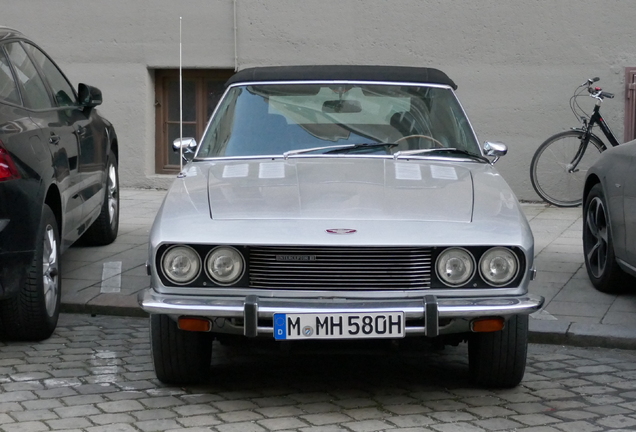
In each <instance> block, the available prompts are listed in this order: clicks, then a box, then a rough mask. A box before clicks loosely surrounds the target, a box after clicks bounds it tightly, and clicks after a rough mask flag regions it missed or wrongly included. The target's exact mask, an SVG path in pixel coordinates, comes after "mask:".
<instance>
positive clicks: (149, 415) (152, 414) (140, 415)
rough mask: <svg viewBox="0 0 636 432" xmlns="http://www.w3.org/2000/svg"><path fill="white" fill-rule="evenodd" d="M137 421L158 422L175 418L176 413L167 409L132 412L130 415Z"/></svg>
mask: <svg viewBox="0 0 636 432" xmlns="http://www.w3.org/2000/svg"><path fill="white" fill-rule="evenodd" d="M130 415H132V416H133V417H135V418H136V419H137V420H139V421H145V420H159V419H168V418H174V417H177V413H176V412H174V411H172V410H169V409H164V408H160V409H147V410H142V411H133V412H131V413H130Z"/></svg>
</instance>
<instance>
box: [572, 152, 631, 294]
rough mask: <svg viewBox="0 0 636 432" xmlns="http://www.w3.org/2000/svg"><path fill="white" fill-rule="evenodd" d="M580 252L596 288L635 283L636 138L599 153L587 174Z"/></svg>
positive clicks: (617, 287)
mask: <svg viewBox="0 0 636 432" xmlns="http://www.w3.org/2000/svg"><path fill="white" fill-rule="evenodd" d="M583 254H584V256H585V267H586V269H587V274H588V275H589V277H590V280H591V281H592V285H594V287H595V288H596V289H597V290H599V291H601V292H605V293H617V292H622V291H625V290H626V289H628V288H629V287H633V286H634V285H635V284H636V140H634V141H630V142H628V143H626V144H621V145H619V146H616V147H613V148H610V149H608V150H606V151H604V152H603V153H602V154H601V157H600V158H599V159H598V160H597V161H596V162H595V163H594V165H592V167H591V168H590V169H589V170H588V172H587V176H586V179H585V189H584V192H583Z"/></svg>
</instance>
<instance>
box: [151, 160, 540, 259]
mask: <svg viewBox="0 0 636 432" xmlns="http://www.w3.org/2000/svg"><path fill="white" fill-rule="evenodd" d="M333 229H336V230H340V229H345V230H355V231H356V233H355V234H354V235H332V234H329V233H330V230H333ZM210 242H212V243H216V244H240V245H275V244H281V245H294V244H298V245H325V244H334V245H339V244H342V245H348V246H353V245H359V246H362V245H394V246H400V245H413V244H419V245H424V244H426V245H429V246H434V245H446V246H448V245H453V244H456V245H463V246H465V245H470V244H473V245H484V244H499V245H519V246H522V247H524V248H525V249H526V250H527V251H528V254H529V255H528V257H529V258H528V259H531V257H532V242H533V239H532V231H531V230H530V227H529V225H528V221H527V219H526V217H525V215H524V213H523V211H522V210H521V207H520V206H519V203H518V201H517V199H516V198H515V196H514V193H513V192H512V190H511V189H510V187H509V186H508V185H507V183H506V182H505V181H504V179H503V178H502V177H501V175H500V174H499V173H498V172H497V170H496V169H495V168H494V167H493V166H492V165H490V164H487V163H480V162H468V161H463V162H462V161H454V160H450V158H449V160H433V159H411V160H397V161H395V160H393V159H388V158H387V159H385V158H370V157H366V158H363V157H356V158H352V157H347V158H331V157H330V158H325V157H322V158H320V157H316V158H300V157H298V158H289V159H288V160H282V159H275V160H271V159H269V160H266V159H258V160H231V161H228V160H225V161H221V160H215V161H201V162H194V163H190V164H188V165H187V166H186V167H185V168H184V171H183V173H182V175H180V176H179V178H177V179H175V181H174V183H173V184H172V186H171V187H170V190H169V191H168V193H167V194H166V197H165V199H164V202H163V204H162V206H161V208H160V209H159V211H158V212H157V217H156V218H155V223H154V225H153V228H152V231H151V236H150V247H156V246H157V245H158V244H160V243H192V244H194V243H210Z"/></svg>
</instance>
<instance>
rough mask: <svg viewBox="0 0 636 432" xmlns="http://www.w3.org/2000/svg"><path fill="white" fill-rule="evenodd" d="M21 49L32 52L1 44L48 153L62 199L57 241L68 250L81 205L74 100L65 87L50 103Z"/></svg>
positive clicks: (44, 85)
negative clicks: (59, 235)
mask: <svg viewBox="0 0 636 432" xmlns="http://www.w3.org/2000/svg"><path fill="white" fill-rule="evenodd" d="M25 48H29V50H30V51H32V49H35V47H33V46H32V45H28V44H23V43H21V42H19V41H15V42H10V43H7V44H5V49H6V52H7V54H8V56H9V59H10V61H11V63H12V64H13V67H14V70H15V71H16V77H17V79H18V84H19V86H20V90H21V93H22V96H23V99H24V105H25V106H26V107H27V108H29V111H30V116H31V119H32V120H33V121H34V122H35V123H36V124H37V125H38V126H39V127H40V129H41V131H42V134H43V138H44V140H45V142H46V146H48V151H50V154H51V155H52V163H53V166H54V170H55V182H56V183H57V185H58V188H59V190H60V194H61V198H62V212H63V220H62V232H61V237H62V241H63V243H64V244H65V245H66V246H68V245H69V244H70V243H72V242H73V241H75V240H76V239H77V238H78V236H79V235H80V233H79V232H78V229H77V228H78V224H79V223H80V222H81V219H82V203H83V199H82V197H81V193H80V191H81V187H82V185H81V177H80V175H79V170H78V159H79V141H78V138H77V135H76V133H75V130H76V125H75V121H74V119H73V117H74V115H73V113H72V111H73V110H74V108H71V106H74V105H75V104H76V97H75V94H74V92H73V90H72V88H71V87H70V86H69V87H68V88H67V90H66V91H67V93H66V96H62V95H60V96H58V98H57V100H54V99H53V97H52V94H51V89H50V88H49V86H48V84H47V83H45V81H44V80H43V79H42V76H41V73H40V71H39V70H38V68H37V67H36V66H35V64H34V63H33V61H32V59H31V57H29V56H28V55H27V51H25ZM31 48H32V49H31ZM69 91H70V94H69V93H68V92H69ZM64 98H67V99H64ZM64 101H66V102H64Z"/></svg>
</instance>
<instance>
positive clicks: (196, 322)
mask: <svg viewBox="0 0 636 432" xmlns="http://www.w3.org/2000/svg"><path fill="white" fill-rule="evenodd" d="M177 326H178V327H179V329H180V330H187V331H196V332H209V331H210V330H212V323H211V322H210V320H209V319H207V318H193V317H179V321H178V322H177Z"/></svg>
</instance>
